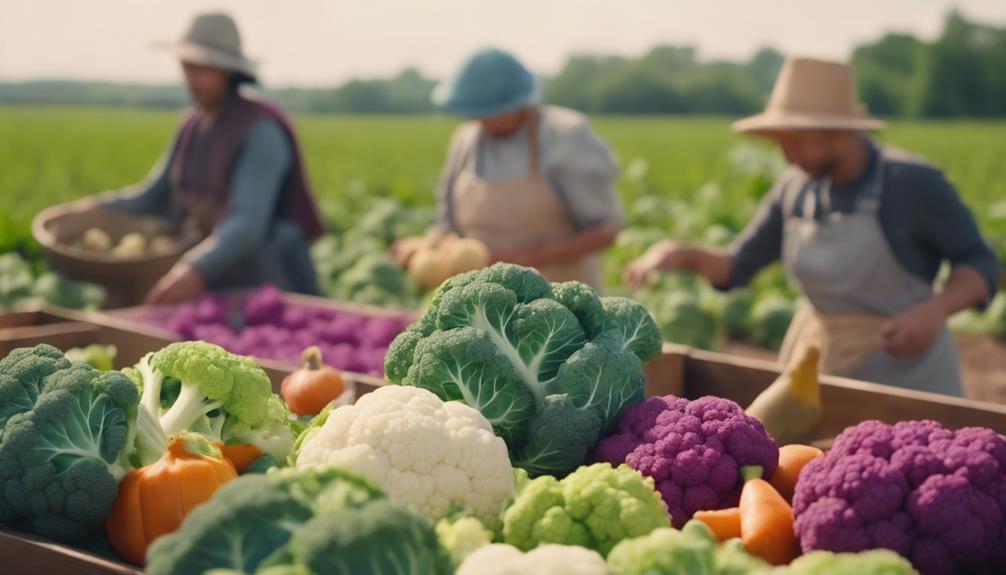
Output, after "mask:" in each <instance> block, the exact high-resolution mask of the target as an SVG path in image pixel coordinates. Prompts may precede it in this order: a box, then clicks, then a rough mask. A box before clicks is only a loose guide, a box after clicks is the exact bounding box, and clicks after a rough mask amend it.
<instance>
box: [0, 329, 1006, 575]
mask: <svg viewBox="0 0 1006 575" xmlns="http://www.w3.org/2000/svg"><path fill="white" fill-rule="evenodd" d="M39 313H40V314H41V315H40V316H39V317H40V318H41V319H43V320H48V319H54V320H59V319H63V320H66V319H69V320H71V321H75V320H76V321H80V320H81V317H80V316H78V315H77V314H76V313H69V314H67V313H63V312H57V311H54V310H48V311H45V312H39ZM96 319H97V321H99V322H103V323H94V324H93V325H97V326H98V334H99V340H100V342H101V343H106V342H109V343H115V342H117V341H121V340H120V339H118V338H120V337H124V336H125V335H126V334H132V337H134V338H137V337H141V336H137V335H136V333H135V332H131V331H129V330H128V329H127V328H125V327H123V326H114V325H107V324H108V323H109V322H111V323H115V321H117V320H115V319H114V318H113V319H109V318H108V317H107V316H106V317H105V318H104V319H102V318H96ZM3 321H4V320H3V318H2V316H0V326H2V325H3ZM142 337H154V336H153V335H150V334H147V335H143V336H142ZM101 338H105V339H101ZM142 341H146V342H147V343H148V344H149V343H153V344H154V345H157V346H159V345H160V343H155V342H156V338H155V339H150V340H142ZM117 345H118V344H117ZM141 346H142V345H141V343H140V341H137V347H141ZM127 349H128V353H129V354H132V355H136V358H135V359H138V358H139V357H140V356H142V354H143V353H146V351H143V353H140V350H139V349H134V348H127ZM155 349H156V347H155ZM147 351H149V350H147ZM135 359H124V362H125V364H126V365H129V364H130V362H132V361H135ZM779 371H780V370H779V366H778V365H776V364H774V363H771V362H765V361H758V360H751V359H742V358H737V357H733V356H728V355H724V354H719V353H710V352H703V351H696V350H692V349H689V348H685V347H680V346H674V345H667V346H665V348H664V353H663V355H661V356H660V357H658V358H656V359H654V360H653V361H651V362H650V363H649V364H648V365H647V367H646V394H647V396H654V395H665V394H674V395H684V396H685V397H689V398H697V397H701V396H703V395H718V396H721V397H727V398H729V399H733V400H734V401H737V402H738V403H740V404H741V405H746V404H748V403H749V402H750V401H751V400H752V399H754V397H755V396H756V395H757V394H758V393H760V392H761V391H762V390H763V389H765V388H766V387H767V386H768V385H770V384H771V383H772V381H774V380H775V378H776V377H778V376H779ZM267 372H269V374H270V377H272V378H273V381H274V382H277V383H278V381H280V380H281V379H282V377H283V376H285V375H286V373H288V371H286V370H284V369H283V367H282V366H280V367H269V368H267ZM355 382H356V386H357V395H362V394H364V393H369V392H370V391H373V390H374V389H376V388H377V387H378V386H380V385H381V384H382V382H381V381H379V380H375V379H373V378H356V379H355ZM821 386H822V394H823V398H824V404H825V407H824V415H823V422H822V425H821V427H820V429H819V430H818V432H817V434H816V439H817V440H819V441H818V443H821V444H826V443H827V441H828V440H829V439H830V438H833V437H834V436H835V435H836V434H837V433H839V432H840V431H841V430H842V429H844V428H845V427H847V426H849V425H853V424H855V423H858V422H860V421H863V420H865V419H879V420H882V421H887V422H892V423H893V422H895V421H899V420H905V419H936V420H939V421H941V422H943V423H944V424H945V425H947V426H948V427H951V428H959V427H966V426H984V427H989V428H991V429H994V430H996V431H998V432H999V433H1002V434H1006V406H1002V405H998V404H990V403H983V402H977V401H969V400H964V399H956V398H950V397H946V396H941V395H935V394H930V393H922V392H915V391H906V390H900V389H896V388H891V387H887V386H882V385H876V384H871V383H864V382H859V381H853V380H849V379H843V378H835V377H823V378H822V380H821ZM0 557H4V558H5V559H4V568H3V569H0V573H18V574H22V573H23V574H26V575H36V574H37V575H43V574H44V575H49V574H55V573H59V574H60V575H139V574H140V573H141V571H138V570H137V569H136V568H134V567H131V566H129V565H126V564H124V563H119V562H115V561H110V560H108V559H104V558H101V557H99V556H97V555H94V554H91V553H88V552H85V551H81V550H78V549H74V548H71V547H68V546H65V545H59V544H55V543H51V542H47V541H45V540H42V539H39V538H37V537H34V536H31V535H26V534H22V533H19V532H15V531H11V530H8V529H0Z"/></svg>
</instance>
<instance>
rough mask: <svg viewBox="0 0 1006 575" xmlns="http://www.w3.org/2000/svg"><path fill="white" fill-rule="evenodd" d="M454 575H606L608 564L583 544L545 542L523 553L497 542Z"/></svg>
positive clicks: (470, 560)
mask: <svg viewBox="0 0 1006 575" xmlns="http://www.w3.org/2000/svg"><path fill="white" fill-rule="evenodd" d="M457 575H608V566H607V564H606V563H605V562H604V557H601V556H600V555H599V554H598V553H597V552H596V551H591V550H589V549H584V548H583V547H576V546H573V545H555V544H545V545H541V546H539V547H536V548H534V549H532V550H531V551H528V552H527V553H523V552H521V550H520V549H517V548H516V547H513V546H512V545H506V544H502V543H497V544H494V545H489V546H486V547H483V548H482V549H479V550H478V551H476V552H475V553H473V554H472V555H470V556H469V558H468V560H467V561H465V562H464V563H463V564H462V565H461V567H460V568H459V569H458V571H457Z"/></svg>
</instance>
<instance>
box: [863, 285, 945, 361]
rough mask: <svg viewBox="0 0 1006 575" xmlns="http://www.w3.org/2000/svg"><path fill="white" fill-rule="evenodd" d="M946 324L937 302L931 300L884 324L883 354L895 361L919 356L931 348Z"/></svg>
mask: <svg viewBox="0 0 1006 575" xmlns="http://www.w3.org/2000/svg"><path fill="white" fill-rule="evenodd" d="M946 322H947V313H946V311H945V310H944V309H943V306H942V305H941V303H940V301H939V300H938V299H936V298H930V299H928V300H926V301H924V302H922V303H920V304H918V305H916V306H915V307H913V308H911V309H910V310H908V311H906V312H905V313H903V314H901V315H898V316H896V317H895V318H894V319H892V320H891V321H889V322H887V323H886V324H884V326H883V327H882V328H881V330H880V335H881V338H882V341H883V346H884V350H885V351H887V353H889V354H891V355H893V356H895V357H914V356H917V355H921V354H922V353H924V352H925V351H926V350H928V349H929V348H930V346H932V345H933V342H935V341H936V338H938V337H939V336H940V333H941V332H942V331H943V327H944V326H945V325H946Z"/></svg>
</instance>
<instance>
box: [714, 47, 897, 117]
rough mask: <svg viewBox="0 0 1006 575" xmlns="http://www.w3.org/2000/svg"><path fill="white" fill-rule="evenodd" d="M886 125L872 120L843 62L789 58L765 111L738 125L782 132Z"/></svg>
mask: <svg viewBox="0 0 1006 575" xmlns="http://www.w3.org/2000/svg"><path fill="white" fill-rule="evenodd" d="M884 126H885V124H884V122H882V121H880V120H878V119H876V118H871V117H870V116H869V115H867V113H866V106H864V105H863V103H862V102H860V101H859V98H858V97H857V95H856V79H855V77H854V76H853V74H852V68H851V67H850V66H849V65H848V64H843V63H840V62H824V61H821V60H813V59H810V58H788V59H787V60H786V63H785V64H783V67H782V70H781V71H780V72H779V77H778V78H776V81H775V87H774V88H772V95H771V96H770V97H769V100H768V105H767V106H766V107H765V111H764V112H762V113H761V114H758V115H757V116H751V117H750V118H744V119H743V120H739V121H737V122H734V123H733V125H732V126H731V128H732V129H733V130H734V131H737V132H752V133H764V132H774V131H778V130H810V129H817V130H856V131H869V130H877V129H880V128H883V127H884Z"/></svg>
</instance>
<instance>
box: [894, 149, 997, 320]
mask: <svg viewBox="0 0 1006 575" xmlns="http://www.w3.org/2000/svg"><path fill="white" fill-rule="evenodd" d="M905 177H906V178H909V179H910V180H911V181H906V182H905V185H904V188H905V189H906V190H912V192H913V193H912V201H911V202H910V204H911V206H912V207H913V209H912V233H913V235H914V237H915V238H916V239H917V240H918V241H919V243H920V244H921V245H922V246H923V247H924V248H925V249H926V250H927V251H929V252H930V253H931V254H932V255H933V256H934V257H935V258H936V259H938V260H941V261H942V260H946V261H949V262H950V264H951V265H952V266H954V267H957V266H967V267H970V268H973V269H974V270H976V271H978V272H979V273H981V274H982V277H984V278H985V281H986V282H987V283H988V288H989V298H990V299H991V297H992V296H994V295H995V293H996V290H997V289H998V286H999V278H1000V276H1001V274H1002V265H1001V264H1000V263H999V258H998V257H996V254H995V252H994V251H993V250H992V248H991V247H990V246H989V244H988V243H986V242H985V240H984V239H983V238H982V235H981V231H979V229H978V223H977V222H976V221H975V218H974V215H972V213H971V210H970V209H968V207H967V206H966V205H965V204H964V202H963V201H961V198H960V196H959V195H958V194H957V192H956V190H954V187H953V186H952V185H951V184H950V182H948V181H947V179H946V177H945V176H944V175H943V174H942V173H941V172H940V171H939V170H936V169H924V170H913V171H912V172H911V173H910V174H906V176H905ZM986 303H987V302H986Z"/></svg>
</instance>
